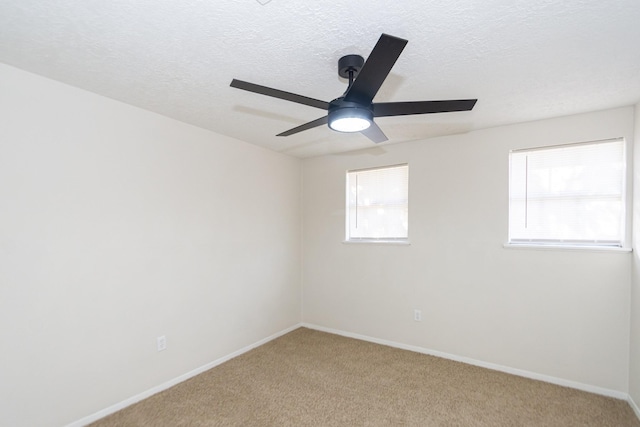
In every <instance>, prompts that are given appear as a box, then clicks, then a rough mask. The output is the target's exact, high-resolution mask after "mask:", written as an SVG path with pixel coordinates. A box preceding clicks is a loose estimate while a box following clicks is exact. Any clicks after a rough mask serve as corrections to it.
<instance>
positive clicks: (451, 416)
mask: <svg viewBox="0 0 640 427" xmlns="http://www.w3.org/2000/svg"><path fill="white" fill-rule="evenodd" d="M92 426H94V427H98V426H509V427H513V426H562V427H569V426H598V427H604V426H615V427H624V426H634V427H639V426H640V421H639V420H638V419H637V418H636V417H635V415H634V413H633V411H632V409H631V407H630V406H629V405H628V404H627V402H625V401H622V400H617V399H612V398H607V397H602V396H598V395H594V394H590V393H586V392H582V391H577V390H573V389H569V388H565V387H560V386H556V385H552V384H547V383H543V382H540V381H534V380H529V379H525V378H520V377H516V376H513V375H508V374H504V373H500V372H495V371H491V370H487V369H483V368H478V367H474V366H470V365H466V364H463V363H458V362H452V361H449V360H445V359H440V358H437V357H432V356H427V355H424V354H419V353H414V352H410V351H405V350H398V349H395V348H391V347H386V346H382V345H377V344H372V343H368V342H363V341H359V340H355V339H350V338H344V337H340V336H337V335H332V334H327V333H323V332H318V331H314V330H309V329H305V328H300V329H297V330H295V331H293V332H291V333H289V334H287V335H284V336H283V337H280V338H278V339H276V340H274V341H271V342H269V343H267V344H265V345H263V346H261V347H259V348H257V349H254V350H252V351H250V352H248V353H245V354H243V355H241V356H239V357H237V358H235V359H232V360H230V361H228V362H226V363H224V364H222V365H220V366H217V367H215V368H213V369H211V370H209V371H207V372H204V373H202V374H200V375H198V376H196V377H194V378H192V379H190V380H188V381H185V382H183V383H181V384H178V385H177V386H175V387H173V388H171V389H169V390H166V391H164V392H162V393H159V394H157V395H155V396H152V397H150V398H149V399H147V400H144V401H142V402H140V403H138V404H135V405H132V406H130V407H128V408H126V409H124V410H122V411H120V412H117V413H115V414H113V415H111V416H109V417H106V418H104V419H102V420H100V421H98V422H97V423H94V424H93V425H92Z"/></svg>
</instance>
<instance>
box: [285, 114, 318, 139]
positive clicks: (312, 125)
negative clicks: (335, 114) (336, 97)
mask: <svg viewBox="0 0 640 427" xmlns="http://www.w3.org/2000/svg"><path fill="white" fill-rule="evenodd" d="M328 122H329V116H324V117H320V118H319V119H316V120H314V121H312V122H309V123H305V124H303V125H300V126H297V127H294V128H293V129H289V130H287V131H284V132H282V133H279V134H277V135H276V136H289V135H293V134H294V133H298V132H302V131H303V130H308V129H313V128H315V127H318V126H322V125H326V124H327V123H328Z"/></svg>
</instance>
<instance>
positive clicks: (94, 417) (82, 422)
mask: <svg viewBox="0 0 640 427" xmlns="http://www.w3.org/2000/svg"><path fill="white" fill-rule="evenodd" d="M301 326H302V324H301V323H299V324H297V325H294V326H291V327H289V328H287V329H284V330H282V331H280V332H277V333H275V334H273V335H271V336H269V337H267V338H264V339H261V340H260V341H257V342H255V343H253V344H251V345H248V346H246V347H244V348H241V349H240V350H238V351H234V352H233V353H230V354H228V355H226V356H224V357H221V358H219V359H216V360H214V361H213V362H209V363H207V364H206V365H203V366H200V367H199V368H196V369H194V370H193V371H190V372H187V373H186V374H183V375H180V376H179V377H176V378H174V379H172V380H169V381H167V382H165V383H162V384H160V385H158V386H156V387H153V388H151V389H149V390H147V391H143V392H142V393H140V394H136V395H135V396H132V397H130V398H128V399H125V400H123V401H122V402H119V403H116V404H115V405H112V406H109V407H108V408H105V409H102V410H100V411H98V412H96V413H94V414H91V415H88V416H86V417H84V418H81V419H79V420H77V421H74V422H72V423H71V424H68V425H67V427H83V426H86V425H87V424H90V423H92V422H94V421H98V420H99V419H101V418H104V417H106V416H107V415H111V414H113V413H115V412H118V411H119V410H121V409H124V408H126V407H127V406H130V405H133V404H134V403H137V402H139V401H141V400H143V399H146V398H148V397H151V396H153V395H154V394H157V393H160V392H161V391H164V390H167V389H168V388H171V387H173V386H174V385H176V384H179V383H181V382H183V381H186V380H188V379H189V378H192V377H195V376H196V375H198V374H201V373H203V372H205V371H208V370H209V369H211V368H213V367H215V366H218V365H220V364H222V363H224V362H226V361H228V360H231V359H233V358H234V357H237V356H240V355H241V354H243V353H246V352H248V351H249V350H253V349H254V348H256V347H260V346H261V345H263V344H266V343H268V342H269V341H272V340H274V339H276V338H279V337H281V336H282V335H285V334H288V333H289V332H291V331H293V330H295V329H298V328H299V327H301Z"/></svg>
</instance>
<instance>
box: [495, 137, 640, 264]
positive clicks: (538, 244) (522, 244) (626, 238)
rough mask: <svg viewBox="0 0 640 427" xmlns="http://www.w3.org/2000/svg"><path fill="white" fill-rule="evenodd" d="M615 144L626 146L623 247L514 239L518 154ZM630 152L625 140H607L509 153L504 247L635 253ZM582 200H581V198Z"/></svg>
mask: <svg viewBox="0 0 640 427" xmlns="http://www.w3.org/2000/svg"><path fill="white" fill-rule="evenodd" d="M608 142H610V143H614V142H621V143H622V171H621V176H622V189H621V193H620V197H621V203H622V206H621V214H620V219H619V221H620V222H619V226H620V227H621V232H620V241H619V243H618V242H617V241H616V242H615V243H613V244H612V243H611V242H603V243H602V244H598V242H597V240H594V241H575V240H564V239H561V238H558V239H523V238H519V239H518V238H516V239H514V238H513V237H512V235H511V233H512V230H511V200H512V197H511V196H512V193H511V186H512V155H513V154H514V153H523V152H535V151H542V150H553V149H561V148H567V147H577V146H584V145H593V144H602V143H608ZM630 157H631V155H630V148H629V141H628V140H627V139H626V138H625V137H615V138H606V139H600V140H592V141H584V142H573V143H564V144H554V145H546V146H537V147H528V148H518V149H512V150H509V157H508V159H509V163H508V165H509V168H508V169H509V171H508V194H507V204H508V209H507V243H505V244H504V245H503V247H505V248H532V249H543V250H545V249H552V250H553V249H568V250H592V251H593V250H595V251H606V252H631V250H632V249H631V247H630V246H629V243H630V241H631V239H630V213H629V206H631V202H632V201H631V195H630V188H629V181H630V179H631V177H630V176H629V175H630V165H629V162H630ZM578 198H579V197H578Z"/></svg>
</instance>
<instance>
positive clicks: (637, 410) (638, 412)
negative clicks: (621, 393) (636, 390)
mask: <svg viewBox="0 0 640 427" xmlns="http://www.w3.org/2000/svg"><path fill="white" fill-rule="evenodd" d="M627 401H628V402H629V406H631V409H633V412H635V413H636V417H638V419H639V420H640V408H639V407H638V405H637V404H636V402H634V401H633V398H632V397H631V396H629V399H628V400H627Z"/></svg>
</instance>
